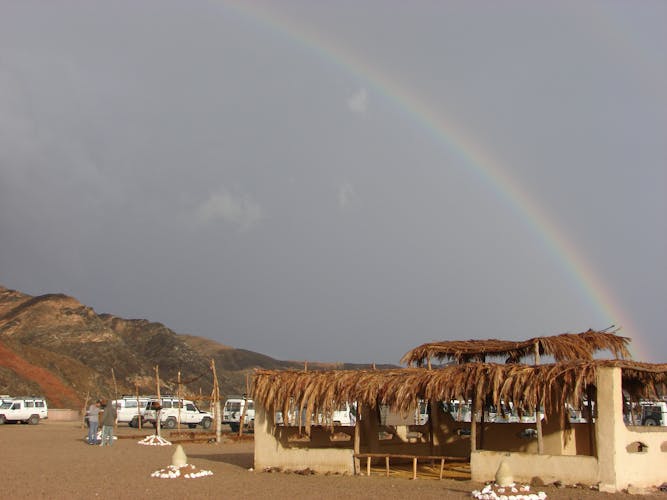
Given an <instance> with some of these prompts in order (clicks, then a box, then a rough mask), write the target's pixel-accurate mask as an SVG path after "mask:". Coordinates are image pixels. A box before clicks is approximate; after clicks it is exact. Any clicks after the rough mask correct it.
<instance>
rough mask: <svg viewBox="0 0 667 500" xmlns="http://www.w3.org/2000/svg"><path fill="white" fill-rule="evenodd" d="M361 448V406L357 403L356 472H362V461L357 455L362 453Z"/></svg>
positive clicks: (355, 434)
mask: <svg viewBox="0 0 667 500" xmlns="http://www.w3.org/2000/svg"><path fill="white" fill-rule="evenodd" d="M360 448H361V407H360V405H359V403H357V415H356V420H355V423H354V454H355V457H354V473H355V474H361V461H360V460H359V458H357V457H356V455H358V454H359V453H360V451H359V449H360Z"/></svg>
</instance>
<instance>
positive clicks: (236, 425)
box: [229, 422, 239, 432]
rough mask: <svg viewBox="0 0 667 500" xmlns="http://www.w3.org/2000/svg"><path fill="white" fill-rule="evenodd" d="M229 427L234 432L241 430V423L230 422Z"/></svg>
mask: <svg viewBox="0 0 667 500" xmlns="http://www.w3.org/2000/svg"><path fill="white" fill-rule="evenodd" d="M229 427H230V429H231V430H232V432H238V431H239V423H238V422H230V423H229Z"/></svg>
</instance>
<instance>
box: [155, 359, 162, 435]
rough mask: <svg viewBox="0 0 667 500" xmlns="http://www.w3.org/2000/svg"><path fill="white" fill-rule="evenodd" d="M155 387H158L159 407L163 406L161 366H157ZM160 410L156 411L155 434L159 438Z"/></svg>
mask: <svg viewBox="0 0 667 500" xmlns="http://www.w3.org/2000/svg"><path fill="white" fill-rule="evenodd" d="M155 386H156V389H157V391H156V394H157V404H158V407H160V406H162V398H161V397H160V367H159V365H155ZM160 430H161V429H160V410H156V411H155V434H156V435H157V436H158V437H162V436H160Z"/></svg>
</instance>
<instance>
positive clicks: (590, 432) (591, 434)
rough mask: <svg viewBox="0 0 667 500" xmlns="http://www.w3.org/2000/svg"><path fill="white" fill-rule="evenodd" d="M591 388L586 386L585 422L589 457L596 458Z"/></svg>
mask: <svg viewBox="0 0 667 500" xmlns="http://www.w3.org/2000/svg"><path fill="white" fill-rule="evenodd" d="M593 397H594V394H593V387H591V386H590V385H588V386H586V398H587V399H588V411H587V415H586V421H587V423H588V425H587V427H588V446H589V448H590V450H591V456H592V457H596V456H597V450H596V442H595V424H594V423H593Z"/></svg>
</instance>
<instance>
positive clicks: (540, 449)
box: [534, 342, 544, 455]
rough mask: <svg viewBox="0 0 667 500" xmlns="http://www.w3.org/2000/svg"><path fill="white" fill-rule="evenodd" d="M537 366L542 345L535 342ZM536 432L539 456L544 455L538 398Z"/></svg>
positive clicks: (538, 401) (539, 392)
mask: <svg viewBox="0 0 667 500" xmlns="http://www.w3.org/2000/svg"><path fill="white" fill-rule="evenodd" d="M534 346H535V366H537V365H539V364H540V344H539V342H535V344H534ZM540 394H541V391H538V395H540ZM535 430H536V431H537V454H538V455H542V454H543V453H544V436H543V435H542V419H541V418H540V400H539V398H538V400H537V404H536V405H535Z"/></svg>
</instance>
